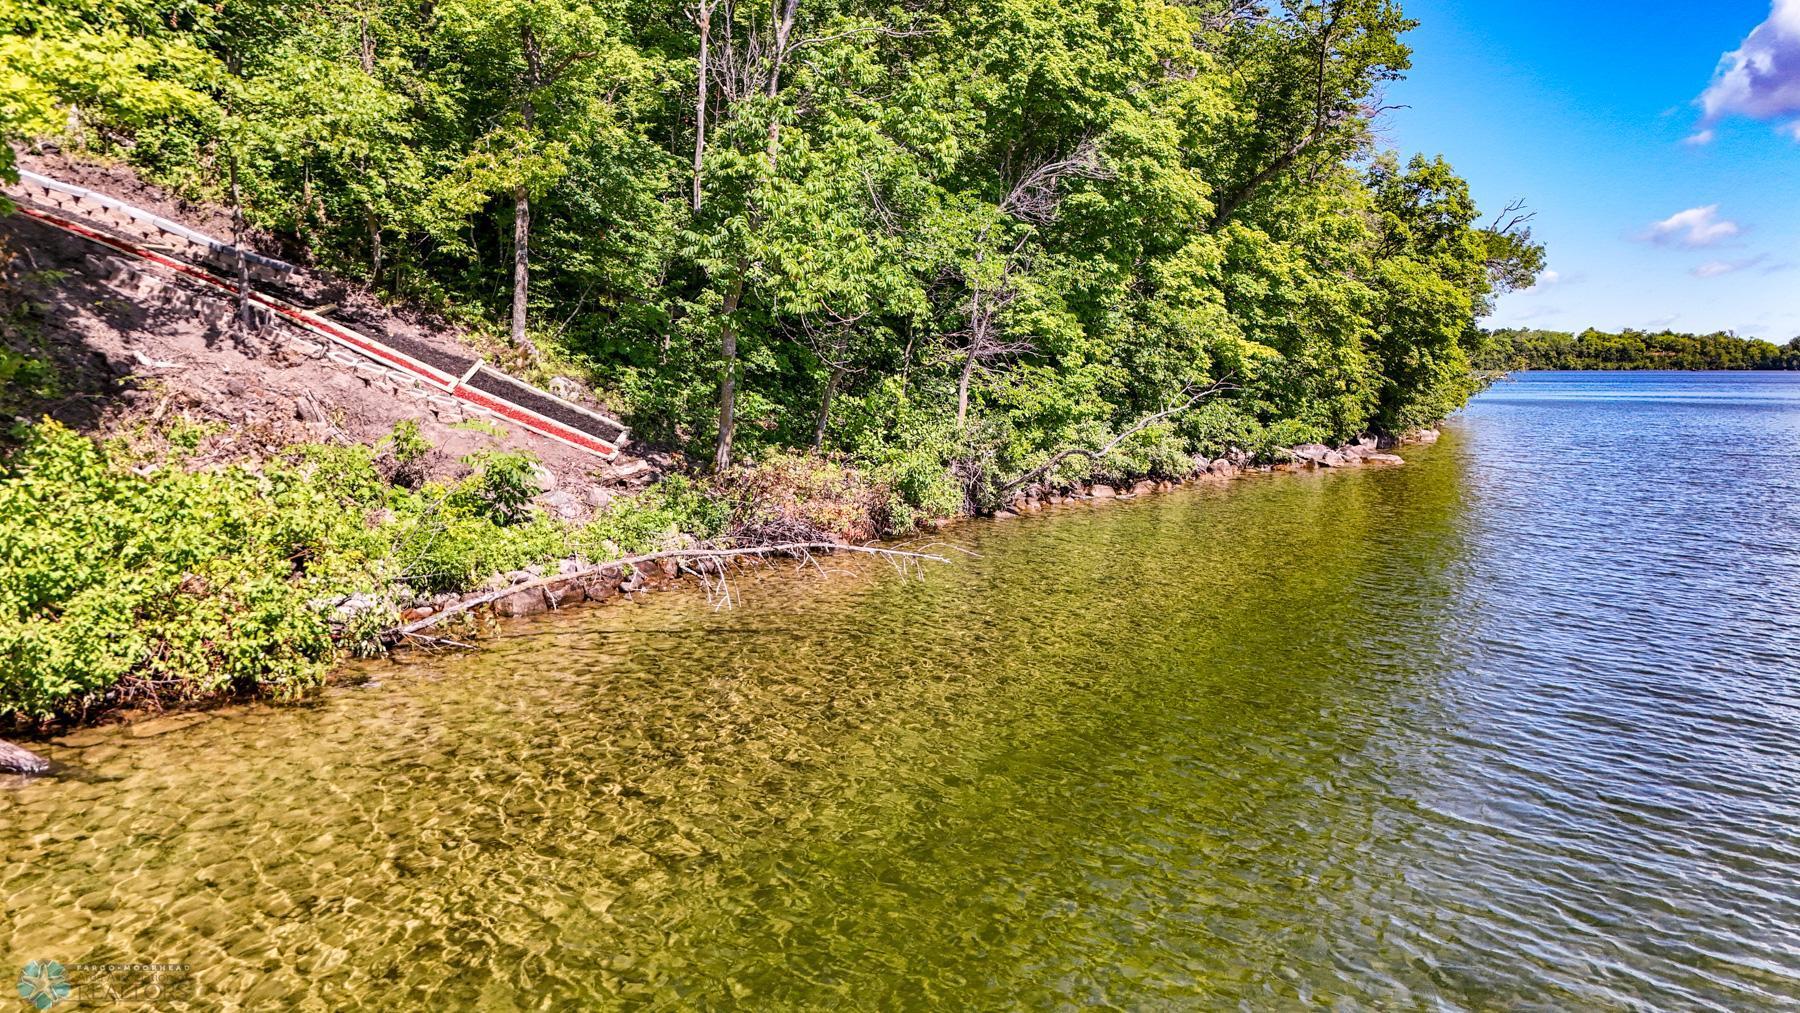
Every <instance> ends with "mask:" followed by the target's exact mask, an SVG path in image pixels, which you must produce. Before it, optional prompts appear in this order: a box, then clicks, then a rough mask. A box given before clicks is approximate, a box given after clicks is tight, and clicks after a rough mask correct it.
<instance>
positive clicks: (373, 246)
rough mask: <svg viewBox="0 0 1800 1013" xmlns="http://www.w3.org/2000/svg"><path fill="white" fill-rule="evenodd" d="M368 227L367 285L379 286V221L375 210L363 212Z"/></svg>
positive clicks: (369, 209)
mask: <svg viewBox="0 0 1800 1013" xmlns="http://www.w3.org/2000/svg"><path fill="white" fill-rule="evenodd" d="M364 213H365V215H366V216H367V220H368V225H369V284H370V285H371V286H373V285H379V284H381V219H379V218H377V217H375V209H374V208H368V209H366V210H365V212H364Z"/></svg>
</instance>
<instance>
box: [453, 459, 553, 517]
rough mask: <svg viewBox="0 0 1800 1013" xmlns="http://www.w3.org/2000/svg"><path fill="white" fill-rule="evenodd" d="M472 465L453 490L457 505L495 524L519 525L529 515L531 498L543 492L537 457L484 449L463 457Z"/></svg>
mask: <svg viewBox="0 0 1800 1013" xmlns="http://www.w3.org/2000/svg"><path fill="white" fill-rule="evenodd" d="M464 460H465V461H466V462H467V463H469V464H471V465H473V466H474V468H475V473H474V474H473V475H470V476H469V477H468V478H467V479H466V480H465V481H464V482H463V484H462V485H461V487H459V488H458V489H457V491H456V495H455V500H456V503H457V505H458V506H460V507H462V508H464V509H467V510H470V511H473V512H474V513H476V514H478V515H480V516H483V517H486V518H488V519H489V520H492V521H493V522H494V523H496V524H520V523H523V522H524V521H525V520H526V519H527V518H528V517H529V516H530V514H531V499H532V497H533V496H536V495H538V494H539V493H541V492H543V491H544V490H543V488H542V487H541V486H539V485H538V477H537V460H536V459H535V458H533V457H532V456H531V455H530V454H522V453H516V452H513V451H506V450H484V451H482V452H480V453H478V454H473V455H471V456H469V457H467V458H465V459H464Z"/></svg>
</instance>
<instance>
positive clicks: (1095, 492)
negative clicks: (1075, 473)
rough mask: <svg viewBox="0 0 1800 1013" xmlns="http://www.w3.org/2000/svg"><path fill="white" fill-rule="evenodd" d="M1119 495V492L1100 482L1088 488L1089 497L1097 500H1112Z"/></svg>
mask: <svg viewBox="0 0 1800 1013" xmlns="http://www.w3.org/2000/svg"><path fill="white" fill-rule="evenodd" d="M1118 494H1119V490H1117V489H1114V488H1113V487H1112V486H1110V485H1102V484H1100V483H1099V482H1095V483H1094V484H1093V485H1092V486H1091V487H1089V488H1088V495H1089V496H1092V497H1094V498H1095V499H1112V498H1113V497H1114V496H1117V495H1118Z"/></svg>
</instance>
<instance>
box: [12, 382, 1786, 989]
mask: <svg viewBox="0 0 1800 1013" xmlns="http://www.w3.org/2000/svg"><path fill="white" fill-rule="evenodd" d="M1407 456H1408V458H1409V461H1410V463H1409V464H1408V465H1407V466H1406V467H1404V468H1396V469H1385V470H1378V469H1367V470H1351V471H1339V472H1323V473H1309V474H1302V475H1292V476H1275V477H1269V478H1258V479H1251V480H1246V481H1242V482H1237V483H1233V484H1232V485H1230V486H1226V487H1218V488H1193V489H1187V490H1183V491H1180V492H1177V493H1173V494H1169V495H1164V496H1158V497H1151V498H1145V499H1141V500H1138V501H1135V502H1130V503H1118V504H1113V505H1106V506H1099V507H1090V506H1075V507H1070V508H1063V509H1059V510H1055V511H1052V512H1049V513H1047V514H1044V515H1039V516H1035V517H1028V518H1023V519H1019V520H1012V521H1006V522H1001V523H992V524H986V523H984V524H972V525H967V526H964V527H961V528H957V529H953V531H952V532H950V533H948V534H947V535H946V536H945V537H944V541H945V542H946V543H949V544H953V545H955V546H956V547H958V548H961V549H967V550H969V551H970V552H972V553H974V555H969V556H966V557H963V556H961V554H960V553H958V555H959V561H958V562H956V563H955V564H953V565H950V566H939V567H933V568H931V569H930V570H928V572H926V573H925V574H924V575H923V576H921V577H912V576H906V575H902V574H897V573H896V572H894V571H893V570H892V569H891V568H889V567H887V566H885V565H884V564H881V563H877V562H872V561H868V560H860V559H849V560H844V559H839V560H830V561H826V562H825V566H826V568H827V569H828V570H830V571H831V572H830V573H829V574H826V575H823V576H822V575H821V574H819V573H818V572H816V571H806V572H799V573H796V572H794V571H793V570H792V569H791V568H790V567H787V566H783V567H781V568H778V569H777V570H775V571H773V572H770V573H767V574H764V575H762V576H756V577H745V578H743V579H742V580H740V581H739V587H738V591H739V592H740V593H741V596H742V603H741V604H740V605H739V606H738V607H736V608H733V609H723V610H722V609H715V608H714V607H712V606H711V605H709V604H708V603H707V602H706V601H705V600H704V598H703V597H702V596H700V595H699V594H698V593H694V594H688V593H676V594H663V595H656V596H652V597H650V598H649V599H647V600H645V601H644V602H642V603H641V604H620V605H617V606H612V607H602V608H590V609H581V610H574V611H570V612H566V613H561V614H557V615H554V616H549V617H544V618H542V619H541V620H533V621H527V622H520V623H517V624H513V625H508V626H506V627H505V628H504V635H503V636H501V637H500V638H498V639H497V640H495V641H493V642H491V643H490V644H489V645H488V647H487V649H485V650H483V651H482V652H481V653H479V654H476V655H473V656H463V657H447V658H439V659H425V660H415V661H414V662H411V663H408V664H391V663H381V664H375V665H370V666H368V667H367V669H366V672H367V674H368V675H369V676H370V677H371V678H372V679H373V680H374V681H373V683H372V684H370V685H366V686H360V687H342V688H338V689H335V690H333V691H331V692H330V693H328V694H327V695H326V696H325V697H324V698H323V699H322V700H320V701H319V702H318V703H316V704H314V705H310V706H305V707H295V708H262V707H257V708H248V709H241V710H238V711H236V712H233V713H228V714H220V715H214V716H209V717H181V718H176V719H160V720H158V721H156V722H151V723H149V724H145V725H140V726H136V727H134V728H129V729H123V730H121V729H99V730H88V731H83V732H79V733H76V734H72V735H69V736H67V737H66V738H64V739H61V740H58V741H55V742H52V743H48V744H47V745H46V747H45V751H46V752H48V753H49V754H50V755H51V756H52V757H53V758H54V759H56V760H58V761H61V762H62V763H64V764H67V765H68V766H69V768H70V770H69V773H67V774H66V776H63V777H60V778H57V779H53V780H44V781H39V782H36V783H31V784H28V785H25V786H22V787H21V786H17V785H15V786H12V787H10V788H8V789H7V790H0V914H3V916H4V917H3V918H0V959H10V960H11V961H12V965H13V966H18V965H22V964H23V963H24V962H25V961H26V960H28V959H33V958H49V959H56V960H60V961H63V962H65V963H73V962H79V961H89V962H93V961H137V962H148V961H156V962H179V963H185V964H187V965H189V966H190V967H191V968H192V971H191V974H192V976H193V983H194V986H195V987H196V989H197V994H198V997H199V998H198V999H197V1000H196V1003H195V1004H196V1005H197V1006H203V1007H207V1008H213V1007H224V1008H243V1009H253V1008H254V1009H263V1008H271V1007H292V1008H309V1009H319V1010H327V1009H330V1010H338V1009H348V1008H358V1007H368V1008H379V1009H413V1008H428V1009H439V1010H449V1009H465V1008H482V1009H514V1008H518V1009H563V1008H571V1007H612V1006H644V1005H648V1006H652V1007H660V1008H669V1009H685V1008H691V1007H695V1006H710V1007H721V1006H740V1007H748V1008H756V1009H771V1008H796V1009H797V1008H814V1007H819V1006H827V1005H829V1006H839V1007H848V1008H867V1009H877V1008H879V1009H893V1008H927V1007H944V1008H996V1007H1000V1008H1011V1007H1028V1008H1039V1007H1057V1006H1070V1005H1086V1004H1107V1003H1110V1004H1114V1005H1117V1006H1122V1007H1134V1008H1145V1007H1154V1008H1194V1007H1200V1008H1218V1007H1221V1006H1225V1007H1231V1006H1241V1007H1244V1008H1256V1009H1265V1008H1287V1007H1293V1006H1297V1005H1300V1004H1305V1003H1317V1004H1334V1003H1336V1004H1341V1005H1345V1006H1349V1007H1357V1006H1362V1007H1380V1008H1394V1007H1402V1008H1414V1007H1423V1008H1452V1009H1456V1008H1462V1009H1494V1008H1509V1009H1517V1008H1537V1009H1569V1008H1611V1009H1629V1008H1652V1007H1654V1008H1669V1009H1677V1008H1679V1009H1708V1008H1716V1009H1730V1010H1744V1009H1779V1008H1800V376H1781V375H1754V374H1711V375H1694V374H1642V373H1637V374H1594V373H1588V374H1554V373H1552V374H1525V375H1522V376H1521V377H1520V378H1519V380H1518V381H1517V382H1507V383H1502V384H1499V385H1497V386H1496V387H1495V388H1493V389H1492V390H1491V391H1489V392H1488V393H1487V394H1485V395H1483V396H1482V397H1481V398H1480V399H1479V400H1478V401H1477V402H1476V403H1475V404H1474V405H1473V406H1471V407H1470V408H1469V409H1468V411H1467V412H1465V413H1464V414H1463V415H1461V416H1459V417H1458V418H1457V419H1455V420H1453V421H1452V422H1451V423H1450V424H1449V425H1448V427H1447V428H1446V430H1445V436H1444V439H1443V441H1442V442H1441V443H1439V444H1438V445H1436V446H1433V447H1422V448H1413V449H1409V450H1408V451H1407ZM8 973H10V972H8Z"/></svg>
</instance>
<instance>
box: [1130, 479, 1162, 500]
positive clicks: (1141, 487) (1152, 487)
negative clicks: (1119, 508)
mask: <svg viewBox="0 0 1800 1013" xmlns="http://www.w3.org/2000/svg"><path fill="white" fill-rule="evenodd" d="M1155 491H1156V483H1155V482H1153V481H1151V480H1150V479H1147V478H1146V479H1144V480H1143V481H1141V482H1139V483H1137V484H1136V485H1134V486H1132V487H1131V494H1132V495H1133V496H1142V495H1144V494H1145V493H1151V492H1155Z"/></svg>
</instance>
